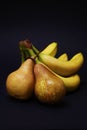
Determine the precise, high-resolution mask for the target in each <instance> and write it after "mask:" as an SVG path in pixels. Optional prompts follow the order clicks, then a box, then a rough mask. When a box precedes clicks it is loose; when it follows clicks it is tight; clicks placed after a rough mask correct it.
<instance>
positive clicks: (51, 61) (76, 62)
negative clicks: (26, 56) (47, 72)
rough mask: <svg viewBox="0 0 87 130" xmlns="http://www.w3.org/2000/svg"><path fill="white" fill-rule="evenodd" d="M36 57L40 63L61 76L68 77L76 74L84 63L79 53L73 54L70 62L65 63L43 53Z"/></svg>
mask: <svg viewBox="0 0 87 130" xmlns="http://www.w3.org/2000/svg"><path fill="white" fill-rule="evenodd" d="M38 57H39V60H40V61H41V62H43V63H44V64H45V65H47V66H48V67H49V68H50V69H52V70H53V71H54V72H55V73H57V74H59V75H61V76H70V75H72V74H74V73H76V72H77V71H78V70H79V69H80V68H81V67H82V65H83V62H84V57H83V54H82V53H81V52H79V53H77V54H75V55H74V56H73V57H72V58H71V60H68V61H65V62H64V61H62V60H58V59H57V58H55V57H52V56H50V55H46V54H44V53H39V55H38Z"/></svg>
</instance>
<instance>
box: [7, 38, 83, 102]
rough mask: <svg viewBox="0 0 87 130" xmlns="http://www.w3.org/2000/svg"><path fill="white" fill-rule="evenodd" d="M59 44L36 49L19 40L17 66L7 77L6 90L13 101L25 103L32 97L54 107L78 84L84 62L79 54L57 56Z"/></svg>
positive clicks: (80, 53)
mask: <svg viewBox="0 0 87 130" xmlns="http://www.w3.org/2000/svg"><path fill="white" fill-rule="evenodd" d="M58 50H59V45H58V43H57V42H51V43H49V44H47V46H46V47H45V48H44V49H42V48H41V50H39V49H38V48H37V47H36V46H35V45H34V44H33V43H31V41H29V40H26V39H25V40H21V41H19V51H20V56H21V64H20V66H19V68H17V69H16V70H14V71H13V72H12V73H10V74H8V76H7V78H6V90H7V93H8V95H9V96H12V97H13V98H17V99H21V100H27V99H30V98H31V97H32V96H33V94H34V95H35V97H36V99H37V100H38V101H40V102H42V103H47V104H54V103H58V102H60V101H61V100H63V99H64V97H65V95H66V94H67V93H69V92H74V91H75V90H77V89H78V88H79V86H80V83H81V78H80V74H78V72H79V70H80V69H81V68H82V66H83V63H84V56H83V53H82V52H78V53H76V54H75V55H73V56H72V58H71V59H69V57H68V54H67V53H65V52H63V53H62V54H61V55H59V56H56V55H57V54H58Z"/></svg>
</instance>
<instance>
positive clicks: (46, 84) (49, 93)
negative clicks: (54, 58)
mask: <svg viewBox="0 0 87 130" xmlns="http://www.w3.org/2000/svg"><path fill="white" fill-rule="evenodd" d="M34 74H35V79H36V82H35V89H34V93H35V96H36V97H37V99H38V100H39V101H40V102H42V103H46V104H54V103H58V102H60V101H61V100H62V99H63V98H64V96H65V94H66V89H65V86H64V83H63V81H62V80H61V79H60V78H59V77H58V76H56V74H55V73H54V72H53V71H51V70H50V69H49V68H48V67H47V66H45V65H44V64H43V63H37V64H35V66H34Z"/></svg>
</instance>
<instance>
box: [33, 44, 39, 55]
mask: <svg viewBox="0 0 87 130" xmlns="http://www.w3.org/2000/svg"><path fill="white" fill-rule="evenodd" d="M32 49H33V51H34V52H35V53H36V54H38V53H39V50H38V49H37V48H36V47H35V46H34V45H33V44H32Z"/></svg>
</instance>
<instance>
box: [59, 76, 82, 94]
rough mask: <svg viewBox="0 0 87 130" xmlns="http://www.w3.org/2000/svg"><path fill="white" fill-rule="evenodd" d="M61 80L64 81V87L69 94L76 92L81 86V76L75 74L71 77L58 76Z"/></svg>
mask: <svg viewBox="0 0 87 130" xmlns="http://www.w3.org/2000/svg"><path fill="white" fill-rule="evenodd" d="M58 76H59V78H60V79H62V80H63V82H64V85H65V87H66V90H67V92H72V91H75V90H76V89H77V88H78V87H79V84H80V76H79V75H78V74H74V75H72V76H69V77H63V76H60V75H58Z"/></svg>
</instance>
